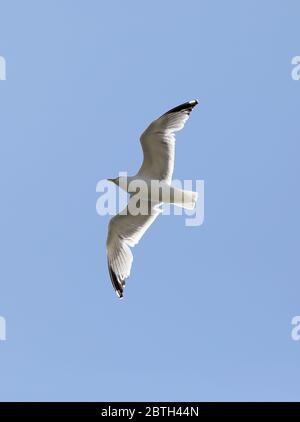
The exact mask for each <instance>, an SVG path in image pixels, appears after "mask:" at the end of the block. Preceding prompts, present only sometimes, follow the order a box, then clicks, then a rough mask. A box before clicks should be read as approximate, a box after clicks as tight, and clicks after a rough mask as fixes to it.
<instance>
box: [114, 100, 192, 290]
mask: <svg viewBox="0 0 300 422" xmlns="http://www.w3.org/2000/svg"><path fill="white" fill-rule="evenodd" d="M197 104H198V101H197V100H192V101H188V102H186V103H184V104H181V105H179V106H177V107H175V108H172V109H171V110H169V111H167V112H166V113H165V114H163V115H162V116H160V117H159V118H158V119H156V120H154V121H153V122H152V123H151V124H150V125H149V126H148V127H147V129H146V130H145V131H144V132H143V134H142V135H141V138H140V142H141V145H142V149H143V155H144V159H143V163H142V166H141V168H140V169H139V171H138V173H137V174H136V175H135V176H132V177H124V176H121V177H117V178H115V179H107V180H109V181H110V182H112V183H115V184H116V185H117V186H119V187H120V188H122V189H124V190H126V191H127V192H128V193H130V194H131V196H130V199H129V201H128V204H127V206H126V207H125V209H124V210H122V211H121V212H120V213H119V214H117V215H115V216H114V217H113V218H112V219H111V220H110V222H109V225H108V236H107V242H106V252H107V261H108V270H109V274H110V278H111V282H112V285H113V288H114V289H115V292H116V294H117V296H118V297H119V298H122V297H123V294H124V287H125V281H126V279H127V278H128V277H129V275H130V271H131V266H132V261H133V255H132V252H131V249H130V248H133V247H134V246H135V245H137V244H138V242H139V241H140V240H141V238H142V237H143V235H144V234H145V232H146V231H147V230H148V228H149V227H150V226H151V224H152V223H153V222H154V221H155V220H156V218H157V217H158V215H159V214H160V213H161V212H162V210H161V208H160V206H161V205H162V203H164V202H168V203H174V204H176V205H179V206H181V207H183V208H188V209H193V208H194V206H195V204H196V201H197V192H192V191H186V190H184V191H183V190H180V189H178V188H175V187H172V186H171V182H172V175H173V170H174V159H175V132H177V131H179V130H181V129H182V128H183V127H184V125H185V123H186V121H187V120H188V118H189V115H190V113H191V111H192V110H193V108H194V107H195V106H196V105H197ZM139 181H140V182H141V183H142V182H143V184H144V185H143V186H146V188H147V189H140V191H139V200H140V201H141V202H140V204H141V203H142V204H143V205H145V206H146V208H147V212H140V213H137V212H132V209H134V205H136V204H137V202H138V201H137V192H135V193H134V192H132V190H130V189H129V186H130V183H134V182H139ZM153 181H158V182H159V183H161V185H162V186H163V189H162V190H159V191H158V193H157V194H152V191H151V195H150V194H149V190H150V189H148V188H149V186H150V185H151V183H153ZM164 188H167V194H165V195H164V194H163V193H162V191H164ZM146 191H147V192H146ZM144 208H145V207H144Z"/></svg>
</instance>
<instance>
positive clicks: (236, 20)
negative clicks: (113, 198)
mask: <svg viewBox="0 0 300 422" xmlns="http://www.w3.org/2000/svg"><path fill="white" fill-rule="evenodd" d="M0 9H1V16H0V55H1V56H4V57H5V58H6V60H7V81H0V115H1V126H0V130H1V134H0V136H1V143H0V148H1V150H0V185H1V186H0V189H1V220H0V224H1V237H0V239H1V242H0V245H1V266H0V283H1V285H0V315H2V316H4V317H5V318H6V321H7V341H6V342H0V400H104V401H106V400H107V401H109V400H154V401H155V400H197V401H198V400H199V401H200V400H225V401H226V400H298V399H299V398H300V383H299V380H300V342H295V341H292V340H291V319H292V317H293V316H294V315H299V314H300V301H299V297H300V287H299V280H300V277H299V276H300V269H299V237H300V230H299V226H300V225H299V215H300V199H299V176H300V169H299V154H300V146H299V141H300V139H299V109H300V81H293V80H292V78H291V69H292V66H291V59H292V57H293V56H296V55H300V41H299V40H300V26H299V16H300V4H299V1H297V0H294V1H293V0H288V1H285V2H283V1H281V0H272V1H271V0H265V1H258V0H251V1H250V0H248V1H242V2H241V1H239V0H235V1H233V0H232V1H226V2H224V1H221V0H219V1H212V0H209V1H208V0H207V1H199V0H190V1H189V2H187V3H184V2H182V1H181V0H180V1H178V0H172V1H171V0H168V1H151V2H150V1H143V2H141V1H137V0H136V1H133V0H128V1H126V2H125V1H121V0H119V1H109V2H104V1H100V0H99V1H96V0H89V1H83V0H80V1H79V0H77V1H71V0H51V1H50V0H45V1H43V2H41V1H38V0H36V1H33V0H26V1H21V0H19V1H16V0H9V1H8V0H1V1H0ZM192 98H198V99H199V100H200V104H199V106H198V107H197V108H196V109H195V111H194V112H193V115H192V118H191V119H190V120H189V122H188V123H187V125H186V127H185V130H184V131H183V132H181V133H180V134H179V136H178V142H177V156H176V166H175V173H174V177H176V178H178V179H183V178H188V179H193V180H195V179H204V180H205V189H206V190H205V200H206V206H205V222H204V225H203V226H201V227H196V228H188V227H185V225H184V217H178V216H176V217H175V216H171V217H166V216H163V217H161V218H160V219H159V220H157V221H156V223H155V224H154V225H153V226H152V227H151V230H149V231H148V232H147V234H146V235H145V237H144V238H143V239H142V241H141V243H140V245H139V246H138V247H137V248H135V250H134V254H135V261H134V266H133V271H132V276H131V278H130V279H129V281H128V285H127V289H126V297H125V299H124V300H123V301H118V300H117V298H116V296H115V294H114V293H113V290H112V287H111V284H110V281H109V277H108V274H107V267H106V255H105V241H106V232H107V223H108V219H109V218H108V217H102V218H100V217H99V216H98V215H97V214H96V211H95V204H96V200H97V197H98V195H97V193H96V191H95V188H96V183H97V182H98V180H100V179H103V178H106V177H115V176H117V172H118V171H119V170H128V172H129V173H134V172H135V171H136V170H137V169H138V167H139V165H140V162H141V151H140V145H139V141H138V139H139V135H140V133H141V132H142V130H143V129H144V128H145V126H146V125H147V124H148V123H149V122H150V121H151V120H152V119H153V118H154V117H156V116H158V115H159V114H160V113H162V112H164V111H166V110H167V109H168V108H170V107H174V106H176V105H177V104H180V103H181V102H183V101H186V100H189V99H192ZM170 237H171V238H172V240H171V241H170Z"/></svg>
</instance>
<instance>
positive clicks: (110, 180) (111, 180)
mask: <svg viewBox="0 0 300 422" xmlns="http://www.w3.org/2000/svg"><path fill="white" fill-rule="evenodd" d="M106 180H108V181H109V182H112V183H114V179H106Z"/></svg>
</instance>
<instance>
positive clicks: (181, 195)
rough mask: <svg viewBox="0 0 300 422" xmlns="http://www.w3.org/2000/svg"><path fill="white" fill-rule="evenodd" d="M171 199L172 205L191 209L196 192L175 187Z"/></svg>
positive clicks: (195, 198)
mask: <svg viewBox="0 0 300 422" xmlns="http://www.w3.org/2000/svg"><path fill="white" fill-rule="evenodd" d="M172 199H173V200H172V202H173V204H174V205H177V206H178V207H181V208H185V209H187V210H193V209H194V208H195V206H196V202H197V199H198V192H194V191H191V190H182V189H178V188H175V189H174V196H173V198H172Z"/></svg>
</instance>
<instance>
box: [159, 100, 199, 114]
mask: <svg viewBox="0 0 300 422" xmlns="http://www.w3.org/2000/svg"><path fill="white" fill-rule="evenodd" d="M198 103H199V101H198V100H196V99H195V100H191V101H188V102H186V103H183V104H180V105H179V106H177V107H174V108H171V110H169V111H167V112H166V113H165V114H169V113H178V112H179V111H187V112H188V113H190V112H191V111H192V110H193V108H194V107H195V106H196V105H197V104H198Z"/></svg>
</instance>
